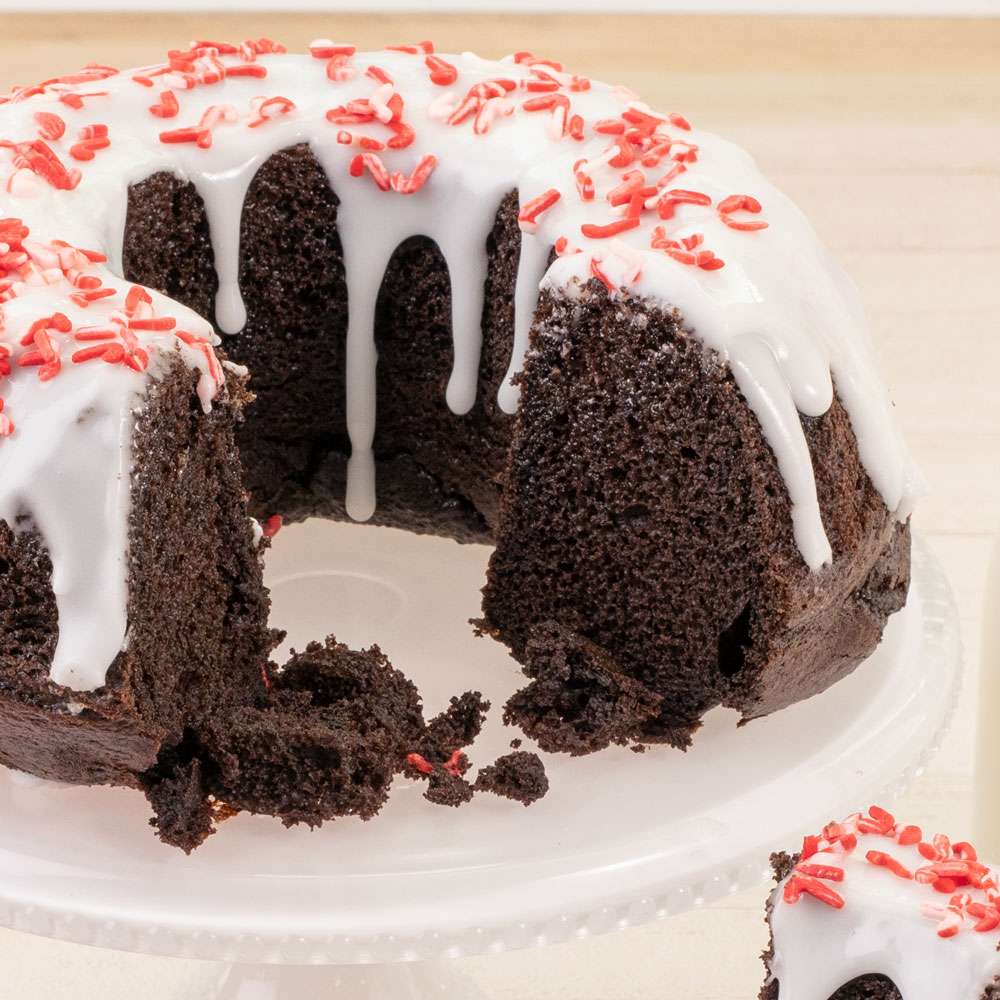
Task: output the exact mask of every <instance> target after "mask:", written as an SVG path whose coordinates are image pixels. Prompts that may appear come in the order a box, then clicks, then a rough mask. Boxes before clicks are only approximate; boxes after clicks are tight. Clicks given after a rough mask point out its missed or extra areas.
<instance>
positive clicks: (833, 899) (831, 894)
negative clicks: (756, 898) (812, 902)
mask: <svg viewBox="0 0 1000 1000" xmlns="http://www.w3.org/2000/svg"><path fill="white" fill-rule="evenodd" d="M803 893H806V894H807V895H810V896H812V897H813V899H817V900H819V902H821V903H826V905H827V906H831V907H833V908H834V909H835V910H840V909H843V906H844V898H843V896H841V895H840V893H838V892H835V891H834V890H833V889H831V888H830V887H829V886H828V885H824V884H823V883H822V882H820V881H819V879H815V878H810V877H808V876H804V875H793V876H792V877H791V878H790V879H789V880H788V881H787V882H786V883H785V889H784V897H785V902H786V903H797V902H798V901H799V899H800V898H801V897H802V894H803Z"/></svg>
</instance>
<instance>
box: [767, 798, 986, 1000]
mask: <svg viewBox="0 0 1000 1000" xmlns="http://www.w3.org/2000/svg"><path fill="white" fill-rule="evenodd" d="M871 814H872V816H878V817H879V820H878V821H875V822H873V821H872V820H871V817H862V816H854V817H850V818H849V819H848V820H847V821H846V822H845V823H844V824H831V826H830V827H828V828H827V832H828V831H831V829H833V830H836V831H838V834H839V835H838V834H835V835H834V836H832V837H820V838H806V848H805V849H804V851H803V857H802V861H800V863H799V865H798V866H797V869H796V871H794V872H793V873H792V874H791V875H790V876H789V877H788V878H786V879H785V880H784V881H783V882H782V883H781V884H780V885H779V886H778V888H777V889H776V890H775V892H774V893H773V895H772V897H771V903H772V912H771V916H770V924H771V929H772V933H773V936H774V955H773V957H772V959H771V960H770V971H771V975H772V976H773V978H775V979H777V980H778V982H779V984H780V995H781V997H782V998H787V1000H829V998H830V997H831V996H832V995H833V994H834V993H836V991H837V990H838V989H839V988H840V987H841V986H843V985H844V984H845V983H847V982H850V981H851V980H852V979H855V978H856V977H858V976H862V975H873V974H878V975H884V976H887V977H888V978H889V979H891V980H892V982H893V983H894V984H895V985H896V987H897V989H898V990H899V992H900V993H901V994H902V996H903V998H904V1000H979V998H980V997H981V996H982V995H983V992H984V989H985V988H986V986H988V985H990V984H992V982H993V979H994V977H995V976H997V975H1000V953H998V951H997V934H998V931H997V928H998V926H1000V911H997V905H996V904H997V898H998V894H997V875H996V873H995V871H993V870H992V869H989V868H988V867H987V866H984V865H980V864H979V863H978V862H977V861H975V851H973V850H972V848H971V847H970V846H969V845H967V844H955V845H954V846H952V845H951V844H950V843H949V842H948V840H947V838H945V837H941V836H937V837H935V838H933V841H932V843H925V842H923V841H922V839H921V832H920V830H919V828H917V827H912V826H910V827H903V826H902V825H896V824H895V820H894V818H893V817H892V816H890V815H889V814H887V813H884V812H883V811H882V810H879V809H877V808H876V807H873V808H872V810H871ZM884 820H887V822H884ZM851 831H853V832H851ZM852 845H853V846H852ZM963 867H964V868H966V869H968V870H969V871H971V873H972V874H971V877H967V876H963V875H952V876H949V877H945V876H941V875H937V874H936V872H948V871H954V872H959V871H961V870H963ZM808 873H812V874H808ZM796 879H798V880H799V882H796ZM803 882H804V884H806V885H807V888H805V889H804V890H802V891H801V895H800V894H799V892H800V889H799V886H800V884H803ZM817 884H818V886H819V887H818V888H817ZM811 892H816V893H817V894H818V895H817V896H816V897H814V896H812V895H810V893H811ZM823 899H826V902H824V901H823Z"/></svg>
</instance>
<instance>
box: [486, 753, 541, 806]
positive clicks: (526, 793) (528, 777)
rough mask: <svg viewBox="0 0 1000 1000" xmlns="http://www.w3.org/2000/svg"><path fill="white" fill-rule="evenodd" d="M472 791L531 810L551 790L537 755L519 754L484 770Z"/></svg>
mask: <svg viewBox="0 0 1000 1000" xmlns="http://www.w3.org/2000/svg"><path fill="white" fill-rule="evenodd" d="M472 787H473V788H474V789H475V791H477V792H492V793H493V794H494V795H502V796H503V797H504V798H508V799H513V800H514V801H515V802H520V803H521V804H522V805H524V806H530V805H531V803H532V802H537V801H538V800H539V799H540V798H542V796H544V795H545V793H546V792H547V791H548V790H549V779H548V777H547V776H546V774H545V765H544V764H543V763H542V759H541V758H540V757H539V756H538V754H535V753H528V752H527V751H526V750H519V751H516V752H515V753H509V754H505V755H504V756H503V757H499V758H497V760H495V761H494V762H493V763H492V764H490V765H488V766H487V767H484V768H483V769H482V770H481V771H480V772H479V774H478V775H477V777H476V782H475V784H474V785H473V786H472Z"/></svg>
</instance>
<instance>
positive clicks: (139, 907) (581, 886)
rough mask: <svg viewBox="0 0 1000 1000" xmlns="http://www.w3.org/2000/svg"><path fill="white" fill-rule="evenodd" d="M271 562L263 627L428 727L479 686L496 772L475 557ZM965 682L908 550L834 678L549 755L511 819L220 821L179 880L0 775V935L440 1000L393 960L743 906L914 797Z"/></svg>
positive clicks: (303, 986)
mask: <svg viewBox="0 0 1000 1000" xmlns="http://www.w3.org/2000/svg"><path fill="white" fill-rule="evenodd" d="M276 542H277V544H276V545H275V548H274V550H273V552H272V553H271V556H270V561H269V570H268V573H269V577H270V581H269V582H270V584H271V586H272V588H273V595H274V610H273V621H274V622H275V624H279V625H282V626H284V627H286V628H288V629H289V632H290V641H291V642H292V643H294V644H297V645H299V646H301V645H302V644H304V643H305V641H306V640H307V639H308V638H310V637H317V636H322V635H323V634H324V633H325V632H326V631H328V630H329V629H331V628H336V630H337V633H338V636H339V638H341V639H342V640H343V641H345V642H349V643H351V644H367V643H370V642H372V641H375V640H378V642H379V643H380V644H381V645H382V647H383V648H384V649H385V650H386V652H387V653H388V654H389V655H390V657H391V658H392V659H393V661H394V662H395V663H396V664H397V665H398V666H399V667H400V668H401V669H403V670H404V671H405V672H406V673H408V674H409V675H410V676H412V677H413V678H414V680H415V681H416V682H417V683H418V684H419V686H420V688H421V690H422V691H423V692H424V696H425V703H426V708H427V711H428V715H430V714H432V713H434V712H436V711H437V710H439V709H440V708H441V707H443V706H444V705H445V704H446V703H447V699H448V697H449V696H450V695H451V694H455V693H459V692H461V691H463V690H465V689H467V688H469V687H473V686H474V687H478V688H480V689H481V690H483V692H484V693H485V694H487V695H488V696H489V697H491V698H493V700H494V711H493V712H492V713H491V719H490V722H489V724H488V726H487V728H486V730H485V731H484V733H483V735H482V736H481V738H480V740H479V741H478V743H477V744H476V746H475V747H474V748H473V750H472V752H471V757H472V758H473V761H474V762H475V764H477V765H482V764H486V763H488V762H490V761H492V760H493V759H494V758H495V757H496V756H498V755H499V754H501V753H504V752H506V750H507V748H508V745H509V742H510V740H511V738H512V737H514V736H516V735H518V734H517V733H516V732H515V731H513V730H510V729H505V728H504V727H503V726H502V725H501V724H500V721H499V715H500V712H499V707H500V705H501V704H502V703H503V701H504V700H505V698H506V697H507V696H508V695H509V694H510V693H511V692H512V691H514V689H515V687H516V685H518V684H519V683H520V682H521V675H520V673H519V671H518V669H517V667H516V665H515V664H514V663H513V662H512V661H511V660H510V659H509V658H508V657H507V656H506V653H505V651H504V650H503V649H502V648H501V647H500V646H499V645H498V644H497V643H494V642H491V641H489V640H485V639H477V638H475V637H474V636H473V634H472V630H471V629H470V628H469V626H468V625H467V624H466V621H467V619H469V618H471V617H473V616H474V615H476V614H477V612H478V600H479V593H478V591H479V588H480V586H481V584H482V578H483V571H484V567H485V563H486V560H487V557H488V550H487V549H486V548H483V547H462V546H459V545H456V544H454V543H452V542H447V541H441V540H436V539H429V538H419V537H416V536H413V535H408V534H404V533H401V532H395V531H391V530H388V529H378V528H366V527H358V526H344V525H334V524H328V523H319V522H317V523H309V524H307V525H305V526H301V527H294V528H289V529H286V530H285V531H283V532H282V533H281V535H279V536H278V539H277V540H276ZM960 665H961V653H960V643H959V639H958V632H957V615H956V611H955V607H954V603H953V600H952V596H951V592H950V590H949V587H948V584H947V582H946V581H945V579H944V577H943V575H942V573H941V571H940V569H939V567H938V565H937V563H936V561H935V560H934V558H933V557H932V556H931V555H930V553H929V552H928V550H927V548H926V547H925V546H924V545H923V544H919V543H918V544H917V545H916V546H915V552H914V573H913V586H912V589H911V594H910V599H909V602H908V604H907V607H906V608H905V609H904V611H903V612H901V613H900V614H898V615H896V616H895V617H894V619H893V620H892V622H891V623H890V626H889V629H888V631H887V632H886V636H885V640H884V642H883V644H882V646H881V647H880V648H879V650H878V651H877V652H876V653H875V654H874V655H873V656H872V657H871V658H870V660H869V661H868V662H866V663H865V664H863V665H862V666H861V667H860V668H859V669H858V670H857V671H856V672H855V673H854V674H853V675H852V676H851V677H849V678H847V679H846V680H845V681H843V682H842V683H840V684H838V685H836V686H835V687H834V688H833V689H831V690H830V691H827V692H826V693H824V694H822V695H820V696H818V697H816V698H813V699H811V700H810V701H808V702H806V703H804V704H800V705H796V706H793V707H792V708H790V709H787V710H786V711H783V712H780V713H778V714H776V715H774V716H772V717H770V718H767V719H763V720H760V721H758V722H755V723H753V724H752V725H749V726H746V727H743V728H737V726H736V716H735V714H734V713H732V712H726V711H722V710H718V711H714V712H712V713H710V714H709V716H708V717H707V718H706V720H705V726H704V729H703V730H702V731H701V733H700V734H699V736H698V738H697V740H696V743H695V746H694V748H693V749H692V750H691V751H690V752H689V753H687V754H682V753H679V752H676V751H672V750H669V749H664V748H651V749H650V750H649V751H648V752H646V753H645V754H643V755H636V754H633V753H631V752H629V751H627V750H610V751H606V752H604V753H601V754H598V755H595V756H592V757H589V758H582V759H570V758H565V757H559V756H550V757H548V758H547V759H546V766H547V768H548V772H549V777H550V779H551V782H552V788H551V791H550V792H549V794H548V796H547V797H546V798H545V799H543V800H542V801H541V802H539V803H537V804H536V805H534V806H532V807H531V808H530V809H524V808H522V807H521V806H520V805H517V804H516V803H511V802H508V801H506V800H500V799H496V798H494V797H492V796H489V795H481V796H478V797H477V799H476V800H475V801H474V802H473V803H472V804H471V805H469V806H466V807H464V808H462V809H459V810H455V811H453V810H450V809H442V808H440V807H435V806H432V805H430V804H429V803H427V802H426V801H424V799H423V798H422V795H421V792H422V786H420V785H416V784H408V783H406V782H399V783H398V784H397V786H396V788H395V789H394V792H393V795H392V798H391V800H390V802H389V804H388V806H387V807H386V809H385V810H384V812H383V813H382V815H381V816H379V817H378V818H377V819H376V820H375V821H373V822H371V823H365V824H363V823H361V822H359V821H355V820H343V821H339V822H336V823H333V824H329V825H328V826H326V827H324V828H323V829H321V830H318V831H315V832H312V831H309V830H308V829H294V830H285V829H283V828H282V827H281V825H280V824H279V823H277V822H275V821H273V820H270V819H267V818H255V817H250V816H238V817H236V818H235V819H233V820H230V821H229V822H227V823H225V824H224V827H223V829H222V830H221V831H220V833H219V834H218V835H217V836H215V837H213V838H211V839H210V840H209V841H208V842H207V843H206V844H205V845H204V846H203V847H202V848H201V849H199V850H198V851H197V852H195V854H194V855H193V856H191V857H190V858H188V857H185V856H184V855H182V854H180V853H179V852H176V851H174V850H171V849H169V848H166V847H163V846H162V845H160V844H159V843H158V842H157V841H156V840H155V839H154V837H153V835H152V833H151V831H150V830H149V828H148V826H147V821H148V810H147V808H146V804H145V802H144V800H143V799H142V797H141V796H139V795H137V794H135V793H130V792H128V791H124V790H115V789H107V788H96V789H92V788H71V787H65V786H57V785H53V784H49V783H44V782H37V781H34V780H25V778H24V776H20V775H16V774H15V773H13V772H9V771H2V770H0V924H2V925H6V926H9V927H13V928H16V929H19V930H22V931H27V932H31V933H37V934H45V935H50V936H53V937H58V938H62V939H66V940H71V941H78V942H84V943H88V944H92V945H98V946H101V947H107V948H120V949H128V950H134V951H142V952H151V953H157V954H164V955H178V956H186V957H197V958H206V959H215V960H218V961H222V962H227V963H234V965H233V967H232V970H230V972H228V973H227V974H226V975H225V976H224V977H223V979H224V982H223V983H222V985H220V992H219V994H218V995H219V996H220V997H228V998H241V1000H268V998H271V1000H273V998H278V997H288V998H291V997H320V996H343V997H346V998H350V1000H361V998H363V997H367V996H372V997H375V996H379V997H381V998H382V1000H389V998H393V1000H400V998H404V997H408V996H413V997H415V996H417V995H430V994H433V995H442V994H443V993H444V992H445V990H446V986H445V984H444V981H443V980H444V978H445V975H446V970H447V966H448V963H445V962H441V961H436V962H432V963H430V964H423V965H420V966H416V965H414V964H412V960H418V959H420V960H436V959H445V958H449V957H456V956H460V955H468V954H474V953H483V952H498V951H503V950H507V949H513V948H521V947H526V946H529V945H540V944H545V943H549V942H555V941H560V940H563V939H566V938H570V937H573V936H583V935H588V934H595V933H600V932H603V931H608V930H612V929H614V928H621V927H626V926H630V925H634V924H639V923H642V922H644V921H648V920H652V919H654V918H657V917H663V916H667V915H669V914H674V913H678V912H680V911H682V910H686V909H688V908H690V907H693V906H700V905H702V904H704V903H706V902H709V901H711V900H714V899H716V898H718V897H720V896H724V895H726V894H728V893H732V892H735V891H736V890H738V889H741V888H745V887H748V886H753V885H759V884H760V883H761V882H762V881H763V880H764V879H766V878H767V875H768V862H767V858H768V854H769V852H770V851H771V850H773V849H777V848H779V847H789V846H795V845H796V843H797V841H798V839H799V838H800V836H801V834H802V833H803V832H804V831H805V830H807V829H808V828H814V827H816V825H817V824H821V823H822V822H824V821H826V820H827V819H829V818H831V817H833V816H839V815H841V814H846V813H848V812H851V811H853V810H855V809H856V808H858V807H859V806H863V805H868V804H869V802H870V801H874V800H875V799H878V800H891V799H892V797H893V796H894V795H896V794H898V793H899V792H900V791H901V790H902V788H903V787H904V786H905V785H906V784H907V783H908V782H909V781H910V780H911V779H912V778H913V777H914V776H915V775H916V774H918V773H919V771H920V770H921V768H922V767H923V764H924V762H925V761H926V760H927V757H928V755H929V754H930V753H931V752H932V751H933V750H934V749H935V748H936V747H937V745H938V743H939V741H940V739H941V736H942V734H943V732H944V729H945V726H946V724H947V721H948V719H949V716H950V713H951V710H952V707H953V705H954V703H955V699H956V696H957V689H958V685H959V677H960ZM526 745H527V744H526ZM406 962H410V964H409V965H405V964H401V963H406ZM394 963H397V964H394ZM365 964H367V968H364V967H361V966H363V965H365ZM330 965H336V966H338V967H339V968H337V969H329V968H317V967H321V966H330ZM309 966H314V968H308V967H309ZM462 995H463V996H468V992H467V991H464V992H463V993H462Z"/></svg>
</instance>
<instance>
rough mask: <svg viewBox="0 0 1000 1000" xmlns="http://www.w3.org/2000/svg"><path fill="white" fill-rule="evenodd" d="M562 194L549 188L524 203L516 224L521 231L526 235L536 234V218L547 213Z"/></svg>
mask: <svg viewBox="0 0 1000 1000" xmlns="http://www.w3.org/2000/svg"><path fill="white" fill-rule="evenodd" d="M561 197H562V194H561V193H560V192H559V191H558V190H556V188H549V189H548V191H544V192H543V193H542V194H540V195H538V196H537V197H536V198H532V199H531V200H530V201H528V202H526V203H525V204H524V205H523V206H522V207H521V210H520V212H519V213H518V216H517V222H518V225H519V226H520V228H521V230H522V231H523V232H526V233H533V232H536V231H537V229H538V217H539V216H540V215H541V214H542V213H543V212H547V211H548V210H549V209H550V208H551V207H552V206H553V205H554V204H555V203H556V202H557V201H559V199H560V198H561Z"/></svg>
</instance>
